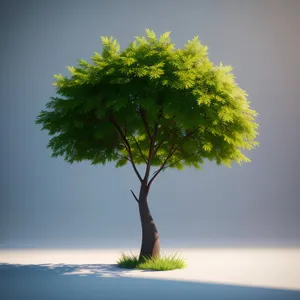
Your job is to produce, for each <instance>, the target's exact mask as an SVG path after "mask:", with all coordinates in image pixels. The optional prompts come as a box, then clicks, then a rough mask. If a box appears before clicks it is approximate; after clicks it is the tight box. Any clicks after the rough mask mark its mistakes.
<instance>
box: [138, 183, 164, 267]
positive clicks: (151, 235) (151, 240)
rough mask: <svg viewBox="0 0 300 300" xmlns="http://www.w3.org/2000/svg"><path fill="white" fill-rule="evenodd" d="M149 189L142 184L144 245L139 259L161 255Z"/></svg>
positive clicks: (140, 201)
mask: <svg viewBox="0 0 300 300" xmlns="http://www.w3.org/2000/svg"><path fill="white" fill-rule="evenodd" d="M148 193H149V189H148V188H147V186H145V185H144V184H142V186H141V190H140V195H139V211H140V218H141V225H142V245H141V251H140V256H139V260H140V261H143V258H144V257H147V258H156V257H159V255H160V244H159V236H158V232H157V228H156V226H155V223H154V221H153V218H152V216H151V213H150V210H149V206H148V200H147V196H148Z"/></svg>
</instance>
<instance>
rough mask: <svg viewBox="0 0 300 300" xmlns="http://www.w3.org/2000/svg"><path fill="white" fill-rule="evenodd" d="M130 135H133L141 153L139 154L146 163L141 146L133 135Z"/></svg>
mask: <svg viewBox="0 0 300 300" xmlns="http://www.w3.org/2000/svg"><path fill="white" fill-rule="evenodd" d="M132 137H133V139H134V141H135V143H136V144H137V146H138V148H139V151H140V154H141V156H142V158H143V160H144V162H145V164H147V160H146V158H145V156H144V154H143V152H142V149H141V147H140V145H139V143H138V141H137V140H136V138H135V136H134V135H133V134H132Z"/></svg>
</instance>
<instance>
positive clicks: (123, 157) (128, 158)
mask: <svg viewBox="0 0 300 300" xmlns="http://www.w3.org/2000/svg"><path fill="white" fill-rule="evenodd" d="M117 155H119V156H120V157H122V158H124V159H126V160H128V161H129V162H131V160H130V159H129V158H128V157H126V156H124V155H122V154H120V153H117Z"/></svg>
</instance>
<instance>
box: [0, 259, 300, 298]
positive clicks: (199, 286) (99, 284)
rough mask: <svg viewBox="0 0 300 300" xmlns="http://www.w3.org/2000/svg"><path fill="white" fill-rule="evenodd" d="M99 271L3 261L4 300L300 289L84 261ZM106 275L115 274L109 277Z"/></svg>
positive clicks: (260, 294) (292, 294)
mask: <svg viewBox="0 0 300 300" xmlns="http://www.w3.org/2000/svg"><path fill="white" fill-rule="evenodd" d="M82 267H83V268H85V269H88V268H92V269H93V268H97V270H101V271H100V272H98V273H97V274H90V275H86V276H80V275H78V274H73V275H64V274H65V273H72V271H73V270H75V269H76V268H78V265H64V266H58V267H54V268H53V267H52V269H50V268H49V266H45V265H13V264H1V265H0V299H2V300H19V299H20V300H21V299H22V300H23V299H30V300H77V299H78V300H79V299H81V300H93V299H99V300H100V299H105V300H115V299H124V300H126V299H128V300H129V299H130V300H135V299H139V300H141V299H143V300H147V299H175V300H176V299H191V300H193V299H197V300H199V299H206V300H216V299H228V300H235V299H236V300H250V299H251V300H252V299H253V300H259V299H261V300H268V299H270V300H277V299H278V300H289V299H290V300H293V299H294V300H299V299H300V291H288V290H279V289H266V288H251V287H239V286H230V285H221V284H204V283H192V282H183V281H173V280H172V281H171V280H160V279H158V280H157V279H145V278H144V279H140V278H126V277H122V276H121V275H122V272H124V270H122V269H118V268H116V266H115V265H112V264H101V265H84V266H82ZM107 275H110V276H113V277H107Z"/></svg>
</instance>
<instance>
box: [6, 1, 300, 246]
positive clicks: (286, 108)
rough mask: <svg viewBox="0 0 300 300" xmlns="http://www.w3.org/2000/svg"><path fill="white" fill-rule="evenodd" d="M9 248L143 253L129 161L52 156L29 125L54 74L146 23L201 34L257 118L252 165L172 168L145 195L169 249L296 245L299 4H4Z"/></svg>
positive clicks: (49, 92) (179, 37)
mask: <svg viewBox="0 0 300 300" xmlns="http://www.w3.org/2000/svg"><path fill="white" fill-rule="evenodd" d="M1 3H2V4H1V7H0V22H1V33H0V38H1V48H0V54H1V69H0V72H1V74H0V76H1V81H0V84H1V88H0V96H1V118H0V122H1V148H0V151H1V156H0V157H1V168H0V170H1V203H0V247H1V248H7V247H45V248H49V247H64V248H65V247H139V245H140V237H141V232H140V223H139V222H140V221H139V215H138V209H137V205H136V202H135V201H134V199H133V198H132V195H131V194H130V192H129V189H130V188H133V189H134V190H135V191H136V192H137V190H138V180H137V178H136V177H135V174H134V173H133V171H132V169H131V167H129V166H128V167H124V168H122V169H115V168H114V166H113V165H112V164H108V165H106V166H105V167H103V166H100V165H99V166H90V165H89V164H88V163H80V164H73V165H69V164H67V163H65V162H64V161H63V159H61V158H59V159H51V158H50V152H49V150H47V149H46V144H47V141H48V137H47V134H46V132H42V131H40V127H39V126H36V125H35V124H34V120H35V118H36V116H37V114H38V113H39V111H40V110H41V109H43V108H44V106H45V104H46V102H47V101H48V100H49V97H50V96H53V95H54V93H55V89H54V87H53V86H52V85H51V83H52V82H53V81H54V78H53V74H54V73H62V74H65V75H66V74H68V72H67V70H66V69H65V67H66V66H67V65H74V64H76V60H77V59H79V58H83V59H89V58H90V57H91V56H92V55H93V52H94V51H98V52H100V51H101V43H100V36H101V35H112V36H114V37H115V38H117V39H118V40H119V41H120V43H121V47H122V48H124V47H126V45H127V44H128V42H129V41H130V40H132V39H133V38H134V36H136V35H143V34H144V29H145V28H151V29H154V30H155V31H156V32H157V33H158V34H161V33H163V32H165V31H171V32H172V33H171V38H172V40H173V42H174V43H175V44H176V46H178V47H182V46H183V45H184V43H185V42H186V41H187V40H188V39H191V38H192V37H193V36H195V35H199V39H200V41H201V42H202V43H203V44H205V45H208V47H209V58H210V59H211V60H212V61H213V62H214V63H216V64H218V63H219V62H220V61H222V62H223V63H224V64H231V65H232V66H233V68H234V69H233V72H234V74H235V75H236V78H237V82H238V83H239V85H240V86H241V87H242V88H243V89H245V90H246V91H247V92H248V94H249V100H250V101H251V107H252V108H254V109H256V110H257V111H258V113H259V117H258V118H257V122H258V123H259V124H260V129H259V131H260V135H259V136H258V141H259V142H260V143H261V146H260V147H259V148H257V149H256V150H253V151H252V152H250V153H247V154H248V156H249V157H250V158H251V159H252V163H251V164H244V165H243V166H242V167H240V166H238V165H234V166H233V167H232V168H231V169H228V168H226V167H218V166H216V164H215V163H206V164H205V165H204V167H203V170H202V171H196V170H193V169H185V170H184V171H175V170H168V171H167V172H165V173H163V174H161V175H160V176H159V177H158V178H157V179H156V181H155V182H154V185H153V188H152V190H151V192H150V195H149V201H150V206H151V209H152V212H153V216H154V218H155V220H156V222H157V225H158V229H159V232H160V236H161V241H162V247H168V246H171V247H173V246H180V247H188V246H295V245H299V244H300V229H299V228H300V218H299V212H300V200H299V199H300V197H299V194H300V182H299V181H300V180H299V175H300V172H299V170H300V162H299V158H298V156H299V153H300V134H299V111H300V110H299V109H300V101H299V96H298V91H299V86H300V80H299V66H300V65H299V56H298V53H299V50H300V47H299V46H300V35H299V29H300V18H299V13H300V1H286V0H285V1H283V0H282V1H275V0H274V1H271V0H270V1H188V0H186V1H175V0H174V1H155V0H152V1H121V0H120V1H20V2H16V1H4V2H3V1H2V2H1Z"/></svg>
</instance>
